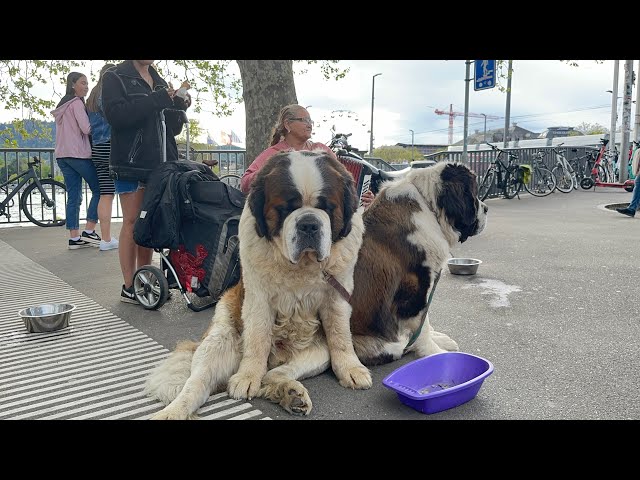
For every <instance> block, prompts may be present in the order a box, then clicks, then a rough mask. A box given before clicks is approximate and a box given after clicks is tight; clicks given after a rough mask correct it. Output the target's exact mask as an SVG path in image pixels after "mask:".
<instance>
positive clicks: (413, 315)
mask: <svg viewBox="0 0 640 480" xmlns="http://www.w3.org/2000/svg"><path fill="white" fill-rule="evenodd" d="M487 211H488V208H487V206H486V205H485V204H484V203H483V202H481V201H479V200H478V184H477V181H476V176H475V175H474V174H473V173H472V172H471V170H469V169H468V168H467V167H466V166H465V165H463V164H460V163H446V162H440V163H437V164H435V165H434V166H431V167H427V168H419V169H415V170H411V171H410V172H409V173H408V174H407V175H406V176H405V177H403V178H401V179H399V180H395V181H393V182H387V183H386V184H384V185H383V187H382V188H381V189H380V192H379V193H378V195H377V197H376V198H375V200H374V201H373V203H372V204H371V205H370V206H369V208H368V209H367V210H366V211H365V212H364V214H363V220H364V224H365V235H364V239H363V243H362V247H361V248H360V252H359V257H358V263H357V264H356V269H355V273H354V285H355V286H354V290H353V293H352V296H351V307H352V310H353V311H352V314H351V332H352V334H353V344H354V348H355V350H356V353H357V355H358V358H359V359H360V360H361V361H362V363H364V364H365V365H368V366H372V365H379V364H383V363H387V362H391V361H393V360H397V359H399V358H400V357H401V356H402V355H403V354H404V353H407V352H414V353H415V355H416V356H418V357H423V356H426V355H431V354H434V353H438V352H443V351H451V350H458V345H457V343H456V342H455V341H454V340H452V339H451V338H449V337H448V336H447V335H445V334H443V333H439V332H436V331H434V330H433V328H432V327H431V325H430V323H429V316H428V314H427V309H428V299H429V296H430V293H431V291H432V288H433V286H434V284H435V283H436V282H437V278H438V277H439V273H440V271H441V270H442V269H443V268H444V267H445V266H446V262H447V259H448V258H450V256H451V255H450V251H451V248H452V247H453V246H454V245H455V244H456V243H458V242H460V243H462V242H464V241H466V240H467V239H468V238H469V237H471V236H474V235H478V234H479V233H480V232H482V230H483V229H484V228H485V226H486V223H487ZM436 296H437V295H436ZM423 319H424V320H423Z"/></svg>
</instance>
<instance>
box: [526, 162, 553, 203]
mask: <svg viewBox="0 0 640 480" xmlns="http://www.w3.org/2000/svg"><path fill="white" fill-rule="evenodd" d="M555 188H556V177H555V176H554V175H553V173H552V172H551V170H549V169H548V168H547V167H535V168H534V169H533V172H532V175H531V186H529V185H527V184H526V183H525V185H524V189H525V190H526V191H527V192H529V193H530V194H531V195H533V196H534V197H546V196H547V195H549V194H550V193H551V192H553V191H554V190H555Z"/></svg>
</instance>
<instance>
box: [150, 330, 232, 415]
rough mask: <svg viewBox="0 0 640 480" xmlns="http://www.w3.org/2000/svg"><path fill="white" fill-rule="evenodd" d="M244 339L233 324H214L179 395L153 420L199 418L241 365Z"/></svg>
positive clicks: (194, 358) (193, 362) (197, 352)
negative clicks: (203, 409) (207, 404)
mask: <svg viewBox="0 0 640 480" xmlns="http://www.w3.org/2000/svg"><path fill="white" fill-rule="evenodd" d="M241 358H242V353H241V339H240V334H239V333H238V331H237V329H236V328H235V326H234V325H232V324H231V323H229V322H226V321H220V322H217V323H214V324H213V326H212V327H211V329H210V330H209V332H208V335H207V336H206V337H205V338H204V340H202V343H200V346H198V348H197V350H196V351H195V353H194V354H193V360H192V361H191V375H190V376H189V378H188V379H187V381H186V383H185V384H184V387H183V388H182V390H181V391H180V393H179V394H178V396H177V397H176V398H175V400H173V401H172V402H171V403H170V404H169V405H167V406H166V407H165V408H164V409H163V410H161V411H159V412H158V413H156V414H155V415H153V416H152V417H151V419H152V420H186V419H193V418H197V416H196V415H195V412H196V411H197V410H198V409H199V408H200V407H201V406H202V405H203V404H204V403H205V402H206V401H207V399H208V398H209V396H210V395H211V394H212V393H214V392H216V391H217V390H219V389H220V388H221V387H222V386H226V383H227V381H228V380H229V378H230V377H231V375H233V374H234V373H235V372H236V371H237V370H238V366H239V365H240V359H241Z"/></svg>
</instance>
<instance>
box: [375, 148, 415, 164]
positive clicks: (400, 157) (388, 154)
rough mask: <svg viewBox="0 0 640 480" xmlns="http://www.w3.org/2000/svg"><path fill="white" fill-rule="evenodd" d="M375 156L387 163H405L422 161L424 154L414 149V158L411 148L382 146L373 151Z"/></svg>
mask: <svg viewBox="0 0 640 480" xmlns="http://www.w3.org/2000/svg"><path fill="white" fill-rule="evenodd" d="M373 156H374V157H377V158H381V159H383V160H384V161H385V162H387V163H403V162H410V161H411V160H412V159H413V160H422V158H423V157H422V154H421V153H420V151H419V150H418V149H417V148H415V147H414V149H413V156H412V152H411V148H403V147H400V146H397V145H393V146H382V147H378V148H374V149H373Z"/></svg>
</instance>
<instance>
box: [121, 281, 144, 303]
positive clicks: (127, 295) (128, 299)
mask: <svg viewBox="0 0 640 480" xmlns="http://www.w3.org/2000/svg"><path fill="white" fill-rule="evenodd" d="M120 301H121V302H125V303H133V304H134V305H140V302H138V299H137V298H136V296H135V294H134V293H133V285H131V286H130V287H129V288H124V285H122V291H121V292H120Z"/></svg>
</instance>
